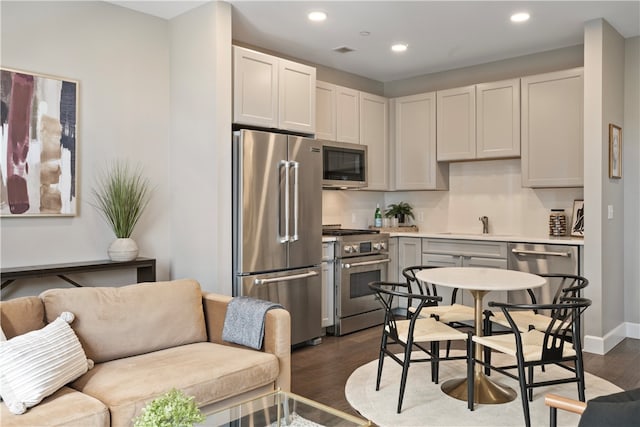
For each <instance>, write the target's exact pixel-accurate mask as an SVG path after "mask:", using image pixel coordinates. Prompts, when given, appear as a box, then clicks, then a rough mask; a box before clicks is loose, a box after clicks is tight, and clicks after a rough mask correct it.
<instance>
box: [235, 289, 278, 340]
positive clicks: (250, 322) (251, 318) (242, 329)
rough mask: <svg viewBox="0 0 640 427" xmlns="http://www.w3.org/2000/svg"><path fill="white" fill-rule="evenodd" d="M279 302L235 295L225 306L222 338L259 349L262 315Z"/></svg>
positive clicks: (262, 333) (262, 322)
mask: <svg viewBox="0 0 640 427" xmlns="http://www.w3.org/2000/svg"><path fill="white" fill-rule="evenodd" d="M272 308H284V307H282V306H281V305H280V304H277V303H275V302H271V301H264V300H260V299H255V298H250V297H235V298H233V299H232V300H231V301H230V302H229V305H228V306H227V314H226V316H225V318H224V326H223V327H222V339H223V340H224V341H227V342H232V343H235V344H241V345H244V346H247V347H251V348H255V349H256V350H260V349H261V348H262V340H263V338H264V316H265V315H266V314H267V311H269V310H271V309H272Z"/></svg>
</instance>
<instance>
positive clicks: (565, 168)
mask: <svg viewBox="0 0 640 427" xmlns="http://www.w3.org/2000/svg"><path fill="white" fill-rule="evenodd" d="M521 83H522V130H521V133H522V156H521V162H522V185H523V186H524V187H582V186H583V185H584V173H583V168H584V156H583V153H584V141H583V115H584V112H583V110H584V106H583V104H584V102H583V99H584V83H583V70H582V68H575V69H571V70H564V71H558V72H554V73H547V74H542V75H536V76H529V77H524V78H522V80H521Z"/></svg>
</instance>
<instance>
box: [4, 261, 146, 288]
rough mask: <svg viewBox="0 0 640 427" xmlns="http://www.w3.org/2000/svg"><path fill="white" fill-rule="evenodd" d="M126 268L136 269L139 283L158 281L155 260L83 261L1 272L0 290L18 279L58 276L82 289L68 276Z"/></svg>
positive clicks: (11, 268) (10, 269) (17, 268)
mask: <svg viewBox="0 0 640 427" xmlns="http://www.w3.org/2000/svg"><path fill="white" fill-rule="evenodd" d="M125 268H135V269H136V270H137V273H138V278H137V280H138V283H141V282H155V280H156V260H155V259H153V258H136V259H134V260H133V261H119V262H116V261H110V260H99V261H83V262H70V263H65V264H48V265H30V266H26V267H8V268H3V269H2V270H1V272H0V277H1V279H0V280H2V285H0V289H5V287H7V286H9V285H11V284H12V283H13V282H14V281H15V280H18V279H30V278H35V277H46V276H58V277H59V278H60V279H62V280H64V281H66V282H67V283H71V284H72V285H73V286H76V287H82V286H83V285H81V284H80V283H77V282H75V281H73V280H71V279H69V278H68V277H67V275H68V274H75V273H88V272H92V271H108V270H121V269H125Z"/></svg>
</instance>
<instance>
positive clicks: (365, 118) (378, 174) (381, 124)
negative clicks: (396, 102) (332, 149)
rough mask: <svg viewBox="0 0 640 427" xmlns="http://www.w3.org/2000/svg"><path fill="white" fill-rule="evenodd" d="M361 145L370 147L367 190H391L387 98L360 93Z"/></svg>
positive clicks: (368, 152) (368, 151)
mask: <svg viewBox="0 0 640 427" xmlns="http://www.w3.org/2000/svg"><path fill="white" fill-rule="evenodd" d="M359 122H360V144H365V145H366V146H367V147H368V150H367V157H368V168H369V173H368V182H369V185H368V186H367V188H366V189H367V190H388V189H389V157H388V152H389V129H388V123H389V110H388V101H387V98H384V97H382V96H377V95H372V94H370V93H364V92H360V120H359Z"/></svg>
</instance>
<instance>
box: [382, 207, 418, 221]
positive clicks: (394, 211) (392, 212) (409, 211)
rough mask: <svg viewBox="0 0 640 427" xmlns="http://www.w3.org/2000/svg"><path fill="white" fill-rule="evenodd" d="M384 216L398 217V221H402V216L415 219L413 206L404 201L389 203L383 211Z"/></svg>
mask: <svg viewBox="0 0 640 427" xmlns="http://www.w3.org/2000/svg"><path fill="white" fill-rule="evenodd" d="M384 216H386V217H387V218H393V217H396V218H398V221H399V222H400V223H403V222H404V217H405V216H406V217H409V218H411V219H413V220H415V219H416V218H415V216H413V207H412V206H411V205H410V204H409V203H406V202H399V203H397V204H396V203H392V204H390V205H389V207H388V208H387V210H386V211H384Z"/></svg>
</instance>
